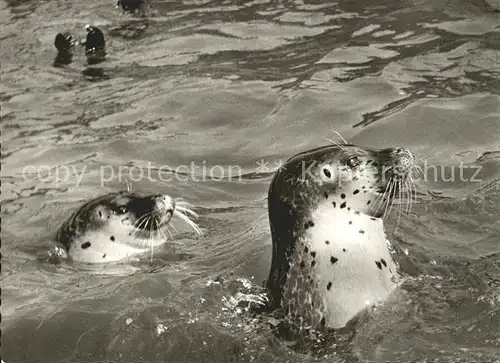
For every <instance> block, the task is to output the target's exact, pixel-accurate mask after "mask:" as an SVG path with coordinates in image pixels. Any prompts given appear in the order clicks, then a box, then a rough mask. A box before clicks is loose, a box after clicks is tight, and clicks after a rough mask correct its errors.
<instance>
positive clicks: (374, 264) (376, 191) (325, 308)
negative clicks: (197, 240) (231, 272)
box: [267, 145, 413, 328]
mask: <svg viewBox="0 0 500 363" xmlns="http://www.w3.org/2000/svg"><path fill="white" fill-rule="evenodd" d="M412 165H413V157H412V156H411V154H410V153H409V152H408V151H406V150H404V149H393V148H391V149H385V150H374V149H368V148H360V147H357V146H354V145H341V146H338V145H335V146H327V147H322V148H318V149H314V150H311V151H307V152H305V153H301V154H298V155H296V156H294V157H293V158H291V159H290V160H288V161H287V163H286V164H285V165H284V166H283V167H282V168H281V169H280V170H279V171H278V172H277V173H276V175H275V176H274V178H273V181H272V182H271V186H270V188H269V195H268V204H269V220H270V226H271V233H272V239H273V256H272V263H271V271H270V274H269V278H268V280H267V287H268V289H269V291H270V295H271V307H272V308H282V309H283V310H284V312H285V313H286V314H287V315H288V317H289V318H291V319H293V320H295V321H297V322H298V323H300V324H301V326H303V327H314V328H320V327H331V328H338V327H342V326H344V325H345V324H346V323H347V322H348V321H349V320H350V319H351V318H352V317H353V316H355V315H356V314H357V313H358V312H360V311H361V310H362V309H364V307H365V306H367V305H370V304H372V303H375V302H377V301H380V300H383V299H385V298H386V297H387V296H388V295H389V294H390V293H391V291H393V289H394V288H395V286H396V282H397V281H396V280H397V271H398V269H397V264H396V262H395V261H394V259H393V256H392V253H391V251H390V249H389V242H388V241H387V239H386V236H385V232H384V226H383V220H382V218H381V217H382V215H383V214H382V212H384V210H383V208H382V210H380V202H381V200H382V201H383V199H382V198H381V196H383V194H384V191H386V189H387V186H388V183H392V182H391V181H392V180H395V178H399V179H398V180H404V178H406V177H407V174H408V173H409V169H410V168H411V166H412ZM396 171H397V174H396ZM393 195H394V194H390V195H389V196H388V197H387V196H386V199H391V197H392V196H393ZM387 201H388V200H386V202H387Z"/></svg>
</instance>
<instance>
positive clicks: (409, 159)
mask: <svg viewBox="0 0 500 363" xmlns="http://www.w3.org/2000/svg"><path fill="white" fill-rule="evenodd" d="M393 161H394V168H393V173H394V175H395V176H399V177H404V176H406V175H408V173H409V172H410V170H411V169H412V168H413V166H414V163H415V159H414V158H413V154H412V153H411V152H410V151H409V150H407V149H404V148H396V149H395V150H394V156H393Z"/></svg>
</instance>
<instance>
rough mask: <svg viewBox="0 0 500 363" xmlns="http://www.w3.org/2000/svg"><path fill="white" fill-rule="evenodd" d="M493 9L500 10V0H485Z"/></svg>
mask: <svg viewBox="0 0 500 363" xmlns="http://www.w3.org/2000/svg"><path fill="white" fill-rule="evenodd" d="M485 2H486V3H487V4H488V6H489V7H490V8H491V10H493V11H500V0H485Z"/></svg>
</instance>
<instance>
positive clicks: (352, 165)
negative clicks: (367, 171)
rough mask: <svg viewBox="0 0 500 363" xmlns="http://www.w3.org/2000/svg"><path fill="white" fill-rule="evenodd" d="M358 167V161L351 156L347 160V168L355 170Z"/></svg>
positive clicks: (355, 157)
mask: <svg viewBox="0 0 500 363" xmlns="http://www.w3.org/2000/svg"><path fill="white" fill-rule="evenodd" d="M358 165H359V159H358V157H357V156H351V157H350V158H349V159H347V166H349V167H350V168H355V167H356V166H358Z"/></svg>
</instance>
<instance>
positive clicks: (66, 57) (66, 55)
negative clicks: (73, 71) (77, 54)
mask: <svg viewBox="0 0 500 363" xmlns="http://www.w3.org/2000/svg"><path fill="white" fill-rule="evenodd" d="M54 46H55V47H56V49H57V56H56V59H55V60H54V66H55V67H58V66H63V65H68V64H70V63H71V62H72V60H73V53H74V49H75V40H74V39H73V36H72V35H71V34H70V33H68V32H64V33H57V35H56V37H55V39H54Z"/></svg>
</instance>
